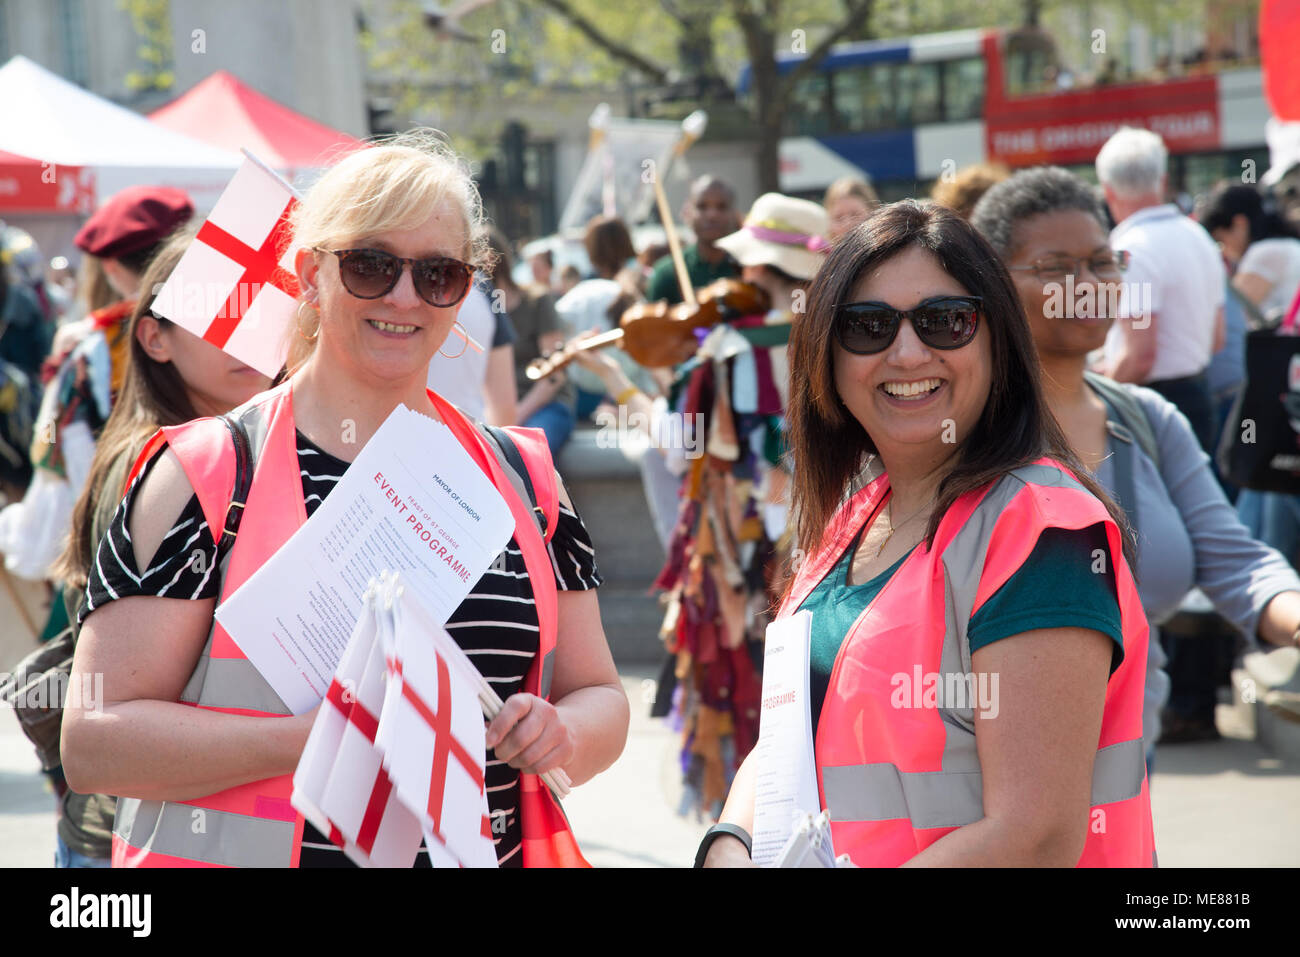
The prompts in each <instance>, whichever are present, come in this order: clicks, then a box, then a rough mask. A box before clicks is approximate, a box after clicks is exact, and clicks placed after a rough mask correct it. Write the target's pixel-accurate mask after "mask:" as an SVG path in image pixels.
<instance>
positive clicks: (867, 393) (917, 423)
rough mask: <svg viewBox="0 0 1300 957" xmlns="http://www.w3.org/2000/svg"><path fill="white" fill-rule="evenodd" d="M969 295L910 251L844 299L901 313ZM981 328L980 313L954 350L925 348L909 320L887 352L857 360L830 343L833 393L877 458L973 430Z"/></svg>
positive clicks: (985, 336) (928, 259) (979, 404)
mask: <svg viewBox="0 0 1300 957" xmlns="http://www.w3.org/2000/svg"><path fill="white" fill-rule="evenodd" d="M969 295H971V293H970V291H969V290H968V289H966V288H965V287H964V286H962V284H961V283H959V282H958V281H957V280H956V279H954V278H953V277H952V276H950V275H948V273H946V272H945V271H944V270H943V268H942V267H941V266H940V265H939V261H938V260H937V259H935V257H934V256H933V254H931V253H930V252H929V251H927V250H925V249H922V248H921V247H919V246H911V247H909V248H907V249H905V250H904V251H902V252H900V253H898V254H897V255H895V256H893V257H892V258H890V259H888V260H886V261H884V262H883V263H879V264H878V265H876V266H875V268H874V269H872V270H871V271H869V272H867V273H864V274H863V275H862V276H861V277H860V278H859V279H858V281H857V282H856V283H855V284H854V286H853V288H852V290H851V292H850V294H849V297H848V299H849V301H850V302H865V301H874V302H883V303H887V304H888V305H890V306H892V307H893V308H895V309H898V310H902V311H906V310H909V309H913V308H915V307H916V306H918V305H919V304H920V303H922V302H924V301H925V300H927V299H932V298H934V297H936V296H969ZM836 321H839V320H838V319H837V320H836ZM985 326H986V323H985V320H984V316H983V314H981V315H980V317H979V320H978V325H977V327H976V331H975V337H974V339H972V340H971V341H970V342H969V343H967V344H966V345H964V346H962V347H960V348H957V349H933V348H931V347H929V346H927V345H926V344H925V343H923V342H922V341H921V340H920V339H919V338H918V337H917V334H916V331H915V330H914V329H913V328H912V324H911V322H910V321H909V320H904V321H903V322H902V323H901V324H900V326H899V329H898V333H897V335H895V337H894V341H893V342H891V343H890V344H889V346H888V347H887V348H885V349H884V350H883V351H881V352H877V353H874V354H872V355H855V354H854V353H852V352H848V351H847V350H845V349H844V347H843V346H841V345H839V343H838V342H836V344H835V353H834V365H833V368H834V376H835V389H836V391H837V392H838V393H839V395H840V398H841V399H842V400H843V401H844V404H845V406H846V407H847V408H848V410H849V413H850V414H851V415H852V416H853V417H854V418H855V419H857V421H858V423H859V424H860V425H861V426H862V427H863V429H865V430H866V432H867V434H868V435H870V436H871V440H872V442H873V444H874V445H875V446H876V448H877V449H879V450H880V451H881V452H882V454H883V455H886V456H887V455H888V454H889V451H890V450H891V449H897V450H901V449H902V448H903V447H909V446H910V447H913V448H915V447H916V446H929V445H934V446H936V447H938V446H940V445H942V444H949V445H953V446H954V447H955V445H959V444H960V443H962V442H963V441H964V440H965V437H966V436H968V435H969V434H970V433H971V430H972V429H973V428H974V425H975V423H976V422H977V421H978V420H979V417H980V414H981V413H982V412H983V410H984V403H985V402H986V401H987V399H988V395H989V387H990V383H991V380H992V372H991V369H992V358H991V351H990V347H989V332H988V329H987V328H985Z"/></svg>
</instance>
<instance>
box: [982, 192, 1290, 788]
mask: <svg viewBox="0 0 1300 957" xmlns="http://www.w3.org/2000/svg"><path fill="white" fill-rule="evenodd" d="M971 222H972V224H973V225H974V226H975V227H976V228H977V229H978V230H979V231H980V232H981V233H982V234H983V235H984V238H985V239H987V240H988V241H989V243H990V244H991V245H992V246H993V248H994V249H996V250H997V251H998V253H999V254H1000V255H1001V256H1002V259H1003V261H1004V262H1005V263H1006V264H1007V267H1008V269H1010V271H1011V275H1012V277H1013V278H1014V280H1015V284H1016V291H1017V293H1018V294H1019V297H1020V301H1021V303H1022V304H1023V306H1024V308H1025V313H1026V315H1027V316H1028V318H1029V329H1030V331H1031V332H1032V334H1033V337H1034V343H1035V345H1036V346H1037V347H1038V358H1039V362H1040V364H1041V367H1042V373H1043V376H1042V377H1043V392H1044V395H1045V396H1046V399H1047V404H1048V406H1049V408H1050V409H1051V412H1052V414H1053V415H1054V416H1055V418H1056V420H1057V422H1058V423H1060V426H1061V430H1062V431H1063V432H1064V433H1065V437H1066V440H1067V441H1068V442H1069V444H1070V447H1071V448H1072V449H1073V450H1074V452H1075V454H1076V455H1077V456H1078V457H1079V459H1080V460H1081V461H1082V463H1083V465H1084V466H1085V467H1086V468H1088V469H1089V470H1090V471H1092V472H1093V473H1094V474H1095V475H1096V476H1097V480H1098V481H1099V482H1100V483H1101V485H1102V486H1103V487H1104V488H1106V489H1107V490H1108V491H1109V492H1110V494H1111V495H1113V496H1114V498H1115V499H1116V501H1118V502H1119V504H1120V505H1121V506H1122V507H1123V509H1124V511H1125V513H1126V514H1127V516H1128V520H1129V523H1130V525H1131V526H1132V527H1133V529H1134V531H1135V532H1136V540H1137V564H1136V566H1135V567H1136V569H1137V580H1138V583H1139V585H1138V592H1139V594H1140V595H1141V598H1142V606H1143V608H1144V609H1145V611H1146V615H1147V618H1148V619H1149V621H1150V622H1151V625H1152V630H1151V634H1152V640H1151V644H1150V646H1151V650H1150V654H1149V656H1148V658H1147V677H1146V705H1145V715H1144V719H1143V740H1144V741H1145V744H1146V749H1147V760H1148V763H1150V760H1151V757H1152V756H1153V753H1154V749H1155V744H1156V741H1157V740H1158V739H1160V737H1161V714H1160V709H1161V707H1162V706H1163V705H1164V704H1165V702H1166V700H1167V699H1168V697H1169V686H1170V682H1169V677H1168V675H1167V674H1165V672H1164V671H1163V670H1162V668H1163V666H1164V665H1165V664H1166V658H1165V655H1164V651H1163V650H1162V648H1161V645H1160V640H1159V632H1158V630H1157V628H1156V627H1155V626H1158V625H1160V624H1161V623H1162V622H1164V621H1166V620H1167V619H1168V618H1169V617H1170V616H1171V615H1173V613H1174V612H1175V611H1176V610H1177V608H1178V605H1179V604H1180V602H1181V601H1182V600H1183V598H1184V597H1185V596H1186V594H1187V593H1188V592H1189V591H1190V590H1191V589H1192V588H1194V587H1195V588H1200V589H1201V590H1202V591H1203V592H1204V593H1205V594H1206V596H1207V597H1209V599H1210V600H1211V601H1212V602H1214V605H1215V608H1216V609H1217V610H1218V612H1219V613H1220V614H1221V615H1222V616H1223V617H1224V618H1226V619H1227V620H1228V621H1230V622H1232V623H1233V624H1234V625H1236V626H1237V627H1238V628H1239V629H1240V630H1241V632H1242V633H1243V634H1245V635H1251V636H1254V635H1258V636H1259V637H1260V638H1263V639H1265V640H1266V641H1269V642H1272V643H1275V644H1292V643H1294V642H1295V640H1296V639H1295V635H1296V629H1297V626H1300V591H1298V590H1300V579H1297V577H1296V575H1295V573H1294V572H1293V571H1292V569H1291V568H1290V566H1289V565H1288V564H1287V562H1286V560H1285V559H1283V558H1282V556H1281V555H1279V554H1278V553H1277V552H1275V551H1274V550H1273V549H1271V548H1269V547H1268V546H1266V545H1264V544H1262V543H1260V542H1257V541H1255V540H1254V539H1252V538H1251V537H1250V535H1249V533H1248V532H1247V530H1246V529H1245V527H1243V526H1242V525H1241V523H1240V522H1239V521H1238V520H1237V515H1236V512H1235V511H1234V510H1233V508H1232V506H1231V505H1230V504H1229V503H1228V501H1227V499H1226V498H1225V497H1224V494H1223V490H1222V488H1221V487H1220V486H1219V483H1218V482H1217V481H1216V479H1215V477H1214V474H1213V472H1212V471H1211V469H1210V460H1209V458H1208V457H1207V456H1206V455H1205V453H1204V452H1203V451H1202V450H1201V447H1200V444H1199V442H1198V441H1197V439H1196V435H1195V434H1194V433H1193V432H1192V429H1191V426H1190V425H1189V424H1188V421H1187V419H1186V418H1185V417H1184V416H1183V415H1182V413H1180V412H1179V411H1178V410H1177V409H1176V408H1175V407H1174V406H1173V405H1172V404H1171V403H1169V402H1168V401H1166V400H1165V399H1164V398H1163V397H1161V396H1160V395H1159V394H1158V393H1156V392H1153V391H1152V390H1150V389H1143V388H1139V387H1136V386H1131V385H1124V386H1120V385H1118V384H1117V383H1115V382H1112V381H1110V380H1108V379H1103V378H1102V377H1100V376H1094V375H1092V374H1091V373H1088V372H1085V369H1086V367H1087V359H1088V354H1089V353H1090V352H1092V351H1093V350H1095V349H1098V348H1100V347H1101V345H1102V343H1103V342H1104V341H1105V339H1106V333H1107V331H1108V330H1109V329H1110V325H1111V321H1112V319H1113V317H1114V304H1115V303H1116V302H1117V301H1118V298H1119V284H1120V283H1121V281H1122V279H1123V269H1124V265H1125V261H1124V259H1123V258H1121V257H1119V256H1117V255H1116V254H1115V253H1114V252H1112V251H1111V249H1110V246H1109V243H1108V241H1107V233H1106V226H1105V217H1104V213H1103V210H1102V208H1101V205H1100V203H1099V202H1098V201H1097V198H1096V196H1095V194H1094V193H1093V191H1092V189H1091V188H1090V187H1089V186H1088V184H1086V183H1085V182H1083V180H1081V179H1079V178H1078V177H1077V176H1075V175H1074V174H1072V173H1069V172H1067V171H1066V170H1063V169H1059V168H1055V167H1047V168H1042V169H1033V170H1027V171H1025V172H1022V173H1017V174H1016V175H1015V176H1013V177H1011V178H1010V179H1009V180H1006V181H1004V182H1002V183H999V184H998V185H996V186H994V187H993V188H992V189H991V190H989V192H988V193H987V194H986V195H985V196H984V198H983V199H982V200H981V201H980V204H979V205H978V206H977V207H976V209H975V212H974V214H973V216H972V219H971ZM1067 293H1068V295H1067ZM1170 664H1174V665H1176V664H1177V662H1170ZM1193 677H1194V676H1193ZM1204 680H1205V679H1204V676H1201V677H1200V679H1199V683H1203V682H1204ZM1196 683H1197V682H1196V681H1193V684H1196ZM1165 734H1166V737H1165V739H1164V740H1171V741H1172V740H1190V739H1192V738H1193V737H1218V732H1217V731H1215V729H1214V723H1213V718H1212V716H1211V718H1210V720H1209V722H1208V727H1189V726H1188V724H1187V722H1185V721H1184V722H1182V723H1178V722H1175V721H1170V722H1169V723H1168V726H1167V727H1166V728H1165Z"/></svg>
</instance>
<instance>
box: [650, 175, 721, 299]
mask: <svg viewBox="0 0 1300 957" xmlns="http://www.w3.org/2000/svg"><path fill="white" fill-rule="evenodd" d="M736 219H737V215H736V194H735V191H734V190H733V189H732V188H731V186H729V185H728V184H727V183H726V182H725V181H724V180H722V179H719V178H718V177H716V176H701V177H700V178H699V179H697V180H695V182H693V183H692V184H691V189H690V192H689V194H688V195H687V197H686V204H685V205H684V206H683V207H682V220H683V221H684V222H685V223H686V226H687V227H688V228H689V229H690V230H691V231H692V232H693V233H695V242H693V243H691V244H690V245H689V246H686V247H684V248H683V249H682V259H683V260H684V261H685V263H686V274H687V275H688V276H689V277H690V280H691V285H693V286H694V287H695V288H696V289H703V288H704V287H705V286H707V285H708V284H709V283H711V282H713V280H715V279H725V278H726V277H728V276H736V275H739V273H740V267H739V266H737V265H736V262H735V260H733V259H732V258H731V257H730V256H728V255H727V251H726V250H725V249H723V248H722V247H721V246H719V245H718V240H719V239H721V238H722V237H723V236H727V235H730V234H731V233H733V232H735V230H736ZM645 297H646V301H647V302H667V303H678V302H681V301H682V300H683V298H684V297H683V295H682V290H681V287H680V285H679V283H678V282H677V269H676V267H675V266H674V265H673V260H672V257H671V256H664V257H663V258H662V259H660V260H659V261H658V262H657V263H655V266H654V270H653V272H652V273H651V274H650V282H649V284H648V285H647V286H646V293H645Z"/></svg>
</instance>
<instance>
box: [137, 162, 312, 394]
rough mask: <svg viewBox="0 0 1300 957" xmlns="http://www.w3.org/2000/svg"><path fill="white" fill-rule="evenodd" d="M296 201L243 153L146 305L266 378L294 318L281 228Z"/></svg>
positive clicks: (287, 248) (280, 359)
mask: <svg viewBox="0 0 1300 957" xmlns="http://www.w3.org/2000/svg"><path fill="white" fill-rule="evenodd" d="M297 202H298V201H297V198H296V197H295V195H294V192H293V188H292V187H291V186H290V185H289V184H288V183H286V182H285V181H284V180H283V179H281V178H280V177H279V176H277V175H276V174H275V173H273V172H271V170H270V169H269V168H267V167H266V166H264V165H263V164H262V163H260V162H259V161H257V160H255V159H254V158H253V157H252V155H251V154H248V153H247V151H245V159H244V163H243V165H242V166H240V167H239V169H238V170H237V171H236V173H235V175H234V177H233V178H232V179H231V181H230V183H229V185H228V186H226V189H225V191H224V192H223V193H222V194H221V197H220V199H218V200H217V203H216V205H215V206H214V207H213V208H212V212H211V213H210V214H209V216H208V218H207V221H206V222H204V224H203V225H202V226H201V227H200V228H199V232H198V235H197V236H196V237H195V240H194V242H193V243H192V244H191V245H190V248H189V249H187V250H186V251H185V255H183V256H182V257H181V260H180V262H178V263H177V264H176V268H175V269H174V270H173V271H172V274H171V275H170V276H169V277H168V278H167V282H165V283H164V284H163V287H162V289H160V290H159V291H158V294H157V297H156V298H155V300H154V305H153V311H154V312H155V313H157V314H158V315H160V316H162V317H163V318H165V319H170V320H171V321H172V322H174V323H176V324H177V325H179V326H182V327H183V328H185V329H188V330H189V331H190V332H193V333H194V334H195V335H198V336H201V337H202V338H204V339H206V340H207V341H208V342H210V343H212V344H213V345H215V346H217V347H218V348H220V349H223V350H224V351H226V352H228V353H230V354H231V355H232V356H234V357H235V358H236V359H239V360H240V361H241V362H244V363H247V364H248V365H250V366H252V367H253V368H254V369H257V370H258V371H259V372H261V373H262V374H263V375H267V376H272V377H274V376H275V375H276V374H277V373H278V372H279V371H280V368H281V367H282V366H283V365H284V360H285V355H286V353H287V348H288V342H289V339H288V336H289V334H290V330H291V329H292V328H293V323H294V322H295V321H296V318H297V309H298V302H297V296H298V279H297V276H296V275H295V274H294V270H293V256H292V253H293V250H292V248H291V245H292V244H291V241H290V240H291V233H290V228H289V217H290V215H291V214H292V212H293V209H294V207H295V206H296V205H297Z"/></svg>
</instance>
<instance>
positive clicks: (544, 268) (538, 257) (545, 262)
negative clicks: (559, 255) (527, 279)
mask: <svg viewBox="0 0 1300 957" xmlns="http://www.w3.org/2000/svg"><path fill="white" fill-rule="evenodd" d="M528 272H529V274H530V275H531V276H532V277H533V286H534V288H535V290H536V291H537V292H538V293H539V294H543V293H551V292H553V291H554V289H555V286H554V284H553V283H552V281H551V276H552V274H553V273H554V272H555V257H554V256H553V255H552V254H551V251H550V250H549V249H543V250H541V251H540V252H535V253H533V254H532V255H531V256H529V257H528Z"/></svg>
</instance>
